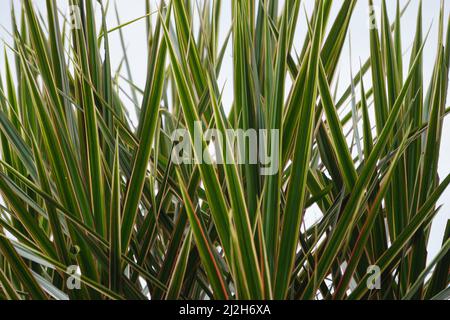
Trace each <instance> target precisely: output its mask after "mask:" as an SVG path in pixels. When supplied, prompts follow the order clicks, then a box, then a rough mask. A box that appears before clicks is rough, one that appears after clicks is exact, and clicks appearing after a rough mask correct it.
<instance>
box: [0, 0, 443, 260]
mask: <svg viewBox="0 0 450 320" xmlns="http://www.w3.org/2000/svg"><path fill="white" fill-rule="evenodd" d="M200 1H201V0H200ZM95 2H96V1H95ZM110 2H111V4H110V10H109V15H108V22H107V23H108V27H109V28H112V27H114V26H116V25H117V23H116V19H115V13H114V10H113V9H114V8H113V4H114V2H115V3H116V4H117V6H118V9H119V14H120V19H121V22H122V23H124V22H126V21H129V20H132V19H135V18H137V17H140V16H142V15H144V14H145V1H143V0H111V1H110ZM152 2H153V3H155V0H152ZM282 2H284V1H283V0H281V1H280V7H281V6H282V5H281V3H282ZM374 2H375V6H376V7H378V8H380V7H381V1H379V0H375V1H374ZM387 2H388V12H389V15H390V18H391V20H393V18H394V15H395V7H396V1H394V0H388V1H387ZM406 2H407V1H405V0H401V1H400V4H401V6H403V5H404V4H406ZM418 2H419V1H418V0H412V1H411V4H410V6H409V8H408V10H407V12H406V13H405V14H404V16H403V18H402V31H403V32H402V36H403V39H402V40H403V49H404V50H407V49H409V48H410V45H411V43H412V40H413V37H414V32H415V26H416V15H417V6H418ZM444 2H448V1H444ZM12 3H14V5H15V7H16V11H18V9H17V8H19V7H20V1H19V0H12ZM34 3H35V4H36V6H37V7H38V8H41V9H45V0H35V1H34ZM57 3H58V5H59V6H60V9H61V11H62V12H66V4H67V1H65V0H57ZM230 3H231V1H230V0H228V1H227V0H225V1H223V7H222V17H221V19H222V20H221V24H222V28H221V30H222V34H221V40H223V38H224V34H225V33H226V31H227V30H228V28H229V27H230V25H231V12H230V9H231V4H230ZM313 4H314V1H313V0H304V1H303V2H302V6H304V7H305V9H306V12H308V13H309V12H311V9H312V7H313ZM423 4H424V5H423V9H424V11H423V25H424V30H425V31H426V30H427V29H428V27H429V26H430V25H431V24H432V23H433V24H432V29H431V33H430V36H429V39H428V42H427V45H426V47H425V49H424V76H425V79H426V81H427V82H428V79H429V78H430V76H431V72H432V68H433V65H434V59H435V54H436V39H437V23H438V19H439V7H440V0H425V1H423ZM340 5H341V1H334V5H333V6H334V7H333V10H332V15H331V17H330V21H332V20H331V19H334V16H335V15H336V13H337V9H338V8H339V7H340ZM9 7H10V1H8V0H0V25H1V26H3V27H5V28H7V29H10V25H11V21H10V11H9ZM449 13H450V3H447V4H446V7H445V22H446V23H447V21H448V20H447V18H448V16H449ZM42 15H43V16H44V17H45V15H46V14H45V10H42ZM367 17H368V1H365V0H360V1H358V4H357V6H356V9H355V12H354V14H353V18H352V21H351V25H350V30H351V42H352V68H353V72H354V73H356V72H357V71H358V69H359V60H360V59H361V60H362V61H363V62H364V61H365V60H366V59H367V57H368V56H369V31H368V18H367ZM98 21H99V23H98V24H100V20H98ZM305 30H306V20H305V16H304V10H303V9H301V13H300V17H299V27H298V30H297V33H296V37H295V41H294V47H295V48H296V49H297V50H301V46H302V44H303V36H304V34H305ZM425 31H424V32H425ZM123 33H124V37H125V41H126V46H127V49H128V52H130V53H132V54H131V55H130V56H129V58H130V64H131V71H132V74H133V79H134V81H135V83H136V84H137V85H138V86H139V87H141V88H143V87H144V84H145V77H146V68H145V66H146V61H147V51H146V39H145V38H146V33H145V22H144V20H141V21H140V22H137V23H134V24H132V25H130V26H127V27H126V28H124V29H123ZM0 39H1V40H3V41H6V42H7V43H11V39H10V37H9V36H8V34H7V33H6V32H5V31H4V30H3V29H0ZM110 42H111V44H110V45H111V53H112V57H111V58H112V62H113V67H117V66H118V65H119V63H120V61H121V59H122V57H123V53H122V49H121V46H120V41H119V36H118V33H117V32H114V33H112V34H110ZM0 47H3V43H0ZM409 56H410V52H409V51H408V52H406V54H405V56H404V61H405V64H406V65H408V64H409ZM3 66H4V59H3V52H1V53H0V70H2V72H3V70H4V68H3ZM123 70H124V69H123ZM405 70H407V69H406V66H405ZM339 72H340V83H342V84H344V85H345V86H346V85H348V83H349V79H350V72H349V50H348V44H346V46H345V49H344V51H343V54H342V58H341V61H340V67H339ZM405 74H406V71H405ZM123 75H125V74H124V71H123ZM232 78H233V74H232V52H231V50H230V48H229V50H228V51H227V53H226V56H225V60H224V64H223V67H222V72H221V74H220V78H219V80H220V84H221V85H224V86H225V87H224V90H225V91H224V99H225V100H224V104H225V106H230V105H231V103H232V97H233V88H232V86H233V83H232V81H233V80H232ZM366 82H367V83H366V87H368V79H367V80H366ZM124 87H126V86H125V85H124ZM447 105H450V100H448V102H447ZM449 134H450V120H449V119H447V120H446V121H445V125H444V133H443V141H442V149H441V158H440V165H439V173H440V175H441V176H446V175H448V174H449V173H450V152H449V151H448V150H450V141H449V139H447V137H448V136H449ZM440 204H442V205H443V207H442V209H441V211H440V213H439V215H438V216H437V217H436V219H435V222H434V224H433V228H432V241H431V244H430V247H429V253H430V256H434V255H435V254H436V253H437V250H439V248H440V244H441V241H442V237H443V233H444V229H445V226H446V223H447V219H449V218H450V212H449V210H450V189H449V190H447V191H446V193H445V194H444V195H443V197H442V199H441V200H440Z"/></svg>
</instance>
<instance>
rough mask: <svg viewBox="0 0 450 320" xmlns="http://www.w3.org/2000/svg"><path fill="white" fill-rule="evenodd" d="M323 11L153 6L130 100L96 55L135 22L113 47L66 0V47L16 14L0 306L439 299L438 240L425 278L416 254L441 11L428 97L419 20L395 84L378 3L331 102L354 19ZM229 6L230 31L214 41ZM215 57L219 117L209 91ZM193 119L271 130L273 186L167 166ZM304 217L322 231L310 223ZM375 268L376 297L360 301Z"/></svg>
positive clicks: (434, 138) (0, 120)
mask: <svg viewBox="0 0 450 320" xmlns="http://www.w3.org/2000/svg"><path fill="white" fill-rule="evenodd" d="M332 2H333V1H331V0H323V1H322V0H320V1H319V0H317V1H315V8H314V11H313V13H312V14H311V15H310V16H309V17H308V20H307V21H299V18H298V17H299V10H301V8H302V7H301V1H300V0H293V1H287V2H286V4H285V5H284V7H283V8H279V7H278V6H279V3H278V1H276V0H275V1H271V0H263V1H254V0H245V1H243V0H233V1H231V3H230V4H225V3H222V1H220V0H216V1H202V2H200V5H197V4H196V1H178V0H177V1H170V0H166V1H161V3H160V5H159V8H153V9H155V10H154V11H153V12H152V11H151V9H150V5H147V14H146V15H145V16H144V17H143V19H146V20H147V27H148V28H147V29H148V30H147V31H148V39H149V41H148V62H147V65H148V66H147V80H146V85H145V88H142V89H140V88H138V87H137V86H136V85H135V84H134V83H133V81H132V75H131V74H130V73H129V72H128V76H125V75H123V76H122V78H125V79H128V80H127V81H126V82H125V84H124V82H123V81H118V79H119V77H118V74H119V73H113V71H114V70H111V62H110V47H109V43H108V37H109V35H110V32H121V28H122V27H124V26H126V25H128V24H129V23H137V21H131V22H129V23H125V24H122V25H120V26H118V27H116V28H114V29H108V26H107V25H106V19H105V14H106V13H105V12H106V10H107V9H106V8H105V7H104V6H103V5H101V6H98V3H96V2H95V1H93V0H84V1H81V0H80V1H79V0H70V4H71V5H76V6H79V8H81V10H80V14H81V24H80V27H81V28H79V29H77V28H72V29H70V28H69V26H68V24H67V23H68V21H65V20H63V19H61V15H60V14H59V13H58V7H57V2H56V0H46V9H47V17H48V19H47V20H46V21H44V19H42V16H41V15H40V14H39V12H37V11H36V9H35V8H34V7H33V6H32V2H31V1H23V2H22V6H21V7H20V8H16V10H17V9H19V10H17V11H16V13H14V12H12V17H13V28H12V29H13V33H12V39H13V45H11V46H10V47H9V48H8V51H9V53H10V55H13V56H14V63H15V69H16V71H15V72H12V71H11V70H12V68H11V63H10V62H9V61H8V60H6V67H5V69H4V70H1V76H2V78H3V79H4V83H2V84H1V88H0V93H1V94H0V128H1V133H0V141H1V160H0V161H1V165H0V192H1V197H2V199H3V202H2V203H3V204H2V206H1V209H0V212H1V218H0V225H1V228H0V284H1V287H0V298H8V299H52V298H54V299H65V298H71V299H148V298H151V299H204V298H215V299H314V298H316V297H319V298H323V299H347V298H348V299H409V298H427V299H429V298H448V297H449V291H448V283H449V281H448V271H449V263H450V259H449V253H448V249H449V245H450V241H449V234H450V224H448V225H447V230H446V234H445V238H444V240H443V243H442V249H441V251H440V252H439V254H438V255H437V257H436V258H435V259H433V260H431V263H429V264H428V265H427V250H426V248H427V244H428V241H429V238H430V225H431V223H432V221H433V217H434V216H435V215H436V213H437V212H438V210H439V208H438V207H437V205H436V203H437V201H438V199H439V198H440V196H441V195H442V193H443V191H444V190H445V189H446V187H447V186H448V184H449V183H450V176H447V177H439V176H438V173H437V164H438V159H439V150H440V143H441V138H442V122H443V119H444V117H445V115H446V114H447V113H448V111H449V110H448V109H446V108H445V103H446V97H447V89H448V72H449V66H450V32H448V31H447V32H445V30H444V29H445V21H444V17H443V10H442V11H441V17H440V21H439V36H438V39H437V46H438V50H437V56H436V59H435V62H434V70H433V74H432V79H431V81H430V83H429V86H428V87H424V82H425V81H424V79H423V70H422V69H423V55H422V52H423V48H424V46H432V45H436V44H433V43H430V42H426V33H425V31H424V30H422V22H421V21H422V8H421V5H420V6H419V12H418V17H417V24H416V35H415V40H414V43H413V47H412V50H411V54H410V57H409V59H410V60H409V61H410V62H409V67H408V68H405V69H404V68H403V59H404V58H403V57H402V43H401V36H402V33H401V30H400V19H401V16H402V11H401V8H400V7H398V9H397V15H396V18H395V21H389V18H388V15H387V10H386V6H385V4H384V1H383V8H382V19H381V21H376V23H377V26H376V27H374V28H372V29H371V30H370V57H369V58H368V60H367V61H366V63H364V64H363V65H362V66H361V70H360V71H359V72H358V73H357V74H356V76H355V77H354V78H353V79H352V81H351V83H348V88H347V90H344V91H343V95H342V96H340V97H336V95H335V94H334V93H333V92H332V89H331V88H330V87H331V86H330V84H331V83H333V82H335V81H336V80H337V79H336V78H337V74H336V73H337V71H336V70H337V66H338V61H339V59H340V56H341V52H342V50H343V46H344V45H345V43H346V39H347V38H348V37H347V34H348V31H349V30H348V28H349V22H350V19H351V17H352V13H353V9H354V8H355V5H356V2H357V1H356V0H344V1H340V2H339V6H340V7H339V11H338V14H337V16H336V17H335V18H334V19H332V18H331V15H330V12H331V8H332ZM96 5H97V10H99V8H100V9H101V12H102V13H103V15H102V16H103V19H102V20H101V21H98V20H96V19H95V6H96ZM224 5H230V6H231V8H232V18H233V23H232V25H230V30H222V31H219V26H220V17H221V7H222V6H224ZM369 5H372V1H369ZM105 6H106V5H105ZM405 9H406V8H405ZM151 15H153V16H154V17H155V19H153V20H156V23H151V20H152V19H150V16H151ZM368 19H369V18H368ZM194 20H196V21H198V22H199V26H200V27H199V29H198V30H196V31H194V28H193V27H192V25H193V24H192V23H193V21H194ZM19 21H20V22H19ZM301 23H304V24H305V25H307V27H308V33H307V35H306V38H305V41H304V44H303V46H300V48H302V50H301V51H300V52H298V54H297V53H296V52H295V50H293V41H294V32H295V30H296V26H297V25H298V24H301ZM448 26H449V27H450V24H449V25H448ZM98 27H99V29H100V32H98V29H97V28H98ZM197 32H198V33H197ZM221 32H222V33H225V34H228V36H227V37H226V39H225V41H224V43H219V40H218V39H219V34H221ZM121 36H122V35H121ZM445 36H446V37H447V38H445ZM122 42H123V41H122ZM296 46H297V47H298V44H297V45H296ZM228 47H231V48H232V51H233V65H232V68H233V76H234V79H233V80H234V81H233V83H234V96H233V98H234V103H233V106H232V108H231V111H230V112H227V110H225V108H224V106H223V103H222V93H221V92H222V88H221V87H220V86H219V83H218V75H219V74H220V72H221V69H222V61H223V58H224V54H225V52H226V48H228ZM129 54H132V53H129ZM128 60H129V57H125V59H124V65H125V66H127V65H128V64H129V61H128ZM366 73H367V74H369V73H370V74H371V79H370V80H371V81H369V80H368V79H367V78H366V79H365V83H363V81H361V80H362V79H363V76H364V75H365V74H366ZM121 86H125V87H124V88H122V87H121ZM130 88H131V89H130ZM122 91H123V92H128V93H129V95H130V97H131V101H133V103H134V104H135V107H136V110H137V113H138V114H139V116H138V126H137V127H136V128H134V127H133V125H132V122H131V121H130V120H129V118H128V116H127V111H128V110H130V103H129V101H128V100H127V101H123V100H122V98H123V94H120V92H122ZM333 91H334V90H333ZM286 92H288V94H287V95H286ZM357 92H358V94H357ZM359 92H361V95H360V98H357V97H358V96H359ZM348 106H351V107H348ZM196 121H201V123H202V128H201V129H202V130H203V131H206V129H208V128H217V129H218V130H220V131H224V130H226V129H229V128H235V129H238V128H239V129H244V130H246V129H278V130H280V132H281V134H280V137H279V141H271V143H272V144H276V143H278V146H279V150H278V152H279V155H280V163H279V170H278V173H277V174H275V175H272V176H264V175H262V174H261V171H260V168H259V167H258V165H252V164H247V165H241V164H237V163H236V162H233V161H232V163H230V164H227V165H209V164H207V163H202V164H193V165H187V164H183V165H175V164H174V163H173V158H172V157H171V154H172V152H171V151H172V148H173V143H172V142H171V140H170V136H171V134H172V132H173V131H174V130H175V129H177V128H186V129H187V130H188V132H189V134H190V136H191V138H192V139H194V135H195V130H196V128H195V122H196ZM202 144H203V146H206V145H207V144H208V142H207V141H206V140H204V141H202ZM228 147H229V146H228ZM225 151H226V150H221V152H225ZM196 156H199V155H198V154H196ZM206 156H208V155H206ZM313 206H315V207H316V208H318V209H319V210H320V211H321V213H322V216H321V218H320V219H319V220H318V221H315V222H313V223H308V224H306V223H305V221H306V220H305V215H306V214H307V213H308V212H309V211H308V210H309V209H310V208H311V207H313ZM373 265H376V266H378V267H379V270H380V272H381V290H370V289H369V288H368V285H367V283H368V280H371V276H372V275H373V274H372V273H371V272H368V269H369V270H370V267H371V266H373ZM70 266H76V268H77V267H78V268H79V269H80V272H81V276H80V280H81V288H80V289H79V290H77V289H76V288H75V290H70V288H69V287H68V286H67V282H69V283H72V284H73V282H74V281H75V280H76V278H75V279H74V277H73V274H72V273H71V272H73V271H74V268H73V267H72V268H69V267H70ZM369 282H370V281H369Z"/></svg>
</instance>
